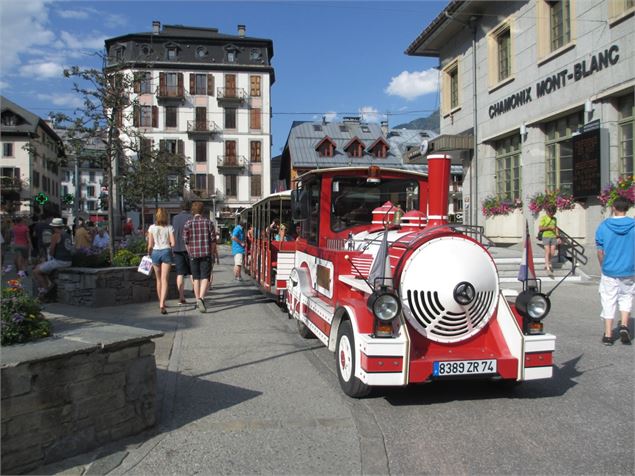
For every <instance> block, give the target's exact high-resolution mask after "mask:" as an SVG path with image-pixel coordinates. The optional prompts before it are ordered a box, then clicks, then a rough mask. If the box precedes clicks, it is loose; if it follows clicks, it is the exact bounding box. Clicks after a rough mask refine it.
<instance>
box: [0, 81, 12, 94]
mask: <svg viewBox="0 0 635 476" xmlns="http://www.w3.org/2000/svg"><path fill="white" fill-rule="evenodd" d="M7 89H10V87H9V83H7V82H6V81H0V91H3V92H4V91H6V90H7Z"/></svg>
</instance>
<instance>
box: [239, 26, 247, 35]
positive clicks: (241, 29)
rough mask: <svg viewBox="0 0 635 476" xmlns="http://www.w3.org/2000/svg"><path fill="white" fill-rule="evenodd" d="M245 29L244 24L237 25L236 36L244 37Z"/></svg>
mask: <svg viewBox="0 0 635 476" xmlns="http://www.w3.org/2000/svg"><path fill="white" fill-rule="evenodd" d="M246 30H247V27H246V26H245V25H238V36H240V37H241V38H244V37H245V31H246Z"/></svg>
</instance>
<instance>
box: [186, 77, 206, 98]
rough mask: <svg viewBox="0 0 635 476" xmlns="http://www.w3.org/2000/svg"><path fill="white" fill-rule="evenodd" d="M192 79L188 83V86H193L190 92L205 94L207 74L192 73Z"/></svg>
mask: <svg viewBox="0 0 635 476" xmlns="http://www.w3.org/2000/svg"><path fill="white" fill-rule="evenodd" d="M192 76H194V81H193V82H192V84H190V88H192V86H193V90H192V91H190V94H194V95H199V96H205V95H207V75H206V74H192Z"/></svg>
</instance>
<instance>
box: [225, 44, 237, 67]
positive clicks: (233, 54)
mask: <svg viewBox="0 0 635 476" xmlns="http://www.w3.org/2000/svg"><path fill="white" fill-rule="evenodd" d="M238 51H239V49H238V47H237V46H235V45H227V46H226V47H225V58H226V60H227V62H228V63H236V61H237V60H238Z"/></svg>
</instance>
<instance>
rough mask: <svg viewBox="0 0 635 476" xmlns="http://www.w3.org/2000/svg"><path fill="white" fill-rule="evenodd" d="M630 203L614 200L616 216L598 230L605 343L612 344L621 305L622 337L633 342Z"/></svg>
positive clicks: (634, 267)
mask: <svg viewBox="0 0 635 476" xmlns="http://www.w3.org/2000/svg"><path fill="white" fill-rule="evenodd" d="M629 207H630V202H629V201H628V200H627V199H626V198H624V197H618V198H616V199H615V201H614V202H613V205H612V211H613V216H612V217H610V218H607V219H606V220H604V221H603V222H602V223H600V226H598V229H597V231H596V232H595V244H596V246H597V255H598V260H599V262H600V266H601V267H602V278H601V280H600V299H601V301H602V318H603V319H604V336H603V337H602V343H603V344H604V345H613V336H612V332H613V318H614V317H615V310H616V309H617V307H618V306H619V311H620V315H621V325H620V339H621V341H622V344H627V345H630V343H631V335H630V333H629V330H628V320H629V316H630V313H631V307H632V305H633V294H634V293H635V220H634V219H633V218H630V217H627V216H626V212H627V210H628V209H629Z"/></svg>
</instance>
